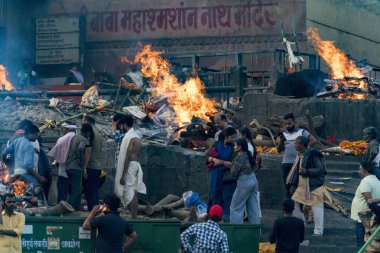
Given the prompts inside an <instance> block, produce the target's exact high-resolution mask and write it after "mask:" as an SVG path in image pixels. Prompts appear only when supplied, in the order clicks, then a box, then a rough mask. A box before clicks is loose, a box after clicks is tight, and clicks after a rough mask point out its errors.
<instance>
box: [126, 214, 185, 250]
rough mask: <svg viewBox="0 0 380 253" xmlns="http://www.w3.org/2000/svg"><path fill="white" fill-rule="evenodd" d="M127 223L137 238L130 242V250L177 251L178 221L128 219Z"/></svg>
mask: <svg viewBox="0 0 380 253" xmlns="http://www.w3.org/2000/svg"><path fill="white" fill-rule="evenodd" d="M129 224H130V225H131V227H132V228H133V229H134V230H135V231H136V233H137V240H136V241H135V242H134V243H133V244H132V247H131V250H130V252H134V253H146V252H155V253H156V252H157V253H178V250H179V248H180V241H179V236H180V233H179V231H180V222H179V221H176V220H175V221H171V220H162V221H159V220H158V221H157V220H156V221H130V222H129ZM128 252H129V251H128Z"/></svg>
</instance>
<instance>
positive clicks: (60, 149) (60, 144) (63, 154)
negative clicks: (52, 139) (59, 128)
mask: <svg viewBox="0 0 380 253" xmlns="http://www.w3.org/2000/svg"><path fill="white" fill-rule="evenodd" d="M73 137H74V134H66V135H65V136H63V137H61V138H62V139H61V138H60V140H59V141H57V144H55V146H54V147H53V148H52V149H51V150H50V151H49V153H48V156H50V157H52V158H54V160H56V161H57V162H58V163H60V164H62V163H65V162H66V160H67V155H68V154H69V147H70V142H71V139H72V138H73Z"/></svg>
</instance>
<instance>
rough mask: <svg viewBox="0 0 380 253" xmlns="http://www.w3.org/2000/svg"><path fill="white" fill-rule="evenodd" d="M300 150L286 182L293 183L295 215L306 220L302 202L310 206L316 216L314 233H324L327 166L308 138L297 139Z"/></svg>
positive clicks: (296, 142) (318, 234) (296, 145)
mask: <svg viewBox="0 0 380 253" xmlns="http://www.w3.org/2000/svg"><path fill="white" fill-rule="evenodd" d="M295 148H296V150H297V152H298V155H297V157H296V160H295V161H294V164H293V167H292V169H291V170H290V172H289V175H288V177H287V178H286V182H287V183H290V184H291V187H290V193H291V194H292V195H293V196H292V199H293V200H294V201H295V202H296V208H295V213H294V215H295V216H298V217H299V218H302V219H303V220H305V217H304V216H303V215H302V214H301V213H300V208H299V207H300V205H299V204H300V203H301V204H303V205H305V206H310V207H311V210H312V212H313V217H314V235H315V236H322V235H323V215H324V209H323V184H324V182H325V174H326V166H325V160H324V158H323V155H322V153H321V152H319V151H318V150H316V149H313V148H308V140H307V138H305V137H303V136H300V137H298V138H297V139H296V140H295Z"/></svg>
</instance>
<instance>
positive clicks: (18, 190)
mask: <svg viewBox="0 0 380 253" xmlns="http://www.w3.org/2000/svg"><path fill="white" fill-rule="evenodd" d="M26 186H27V184H26V183H25V182H24V181H21V180H19V179H17V180H16V181H15V182H14V183H13V192H14V194H15V195H18V196H21V195H24V194H25V190H26Z"/></svg>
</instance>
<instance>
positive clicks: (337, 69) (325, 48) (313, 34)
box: [307, 27, 367, 99]
mask: <svg viewBox="0 0 380 253" xmlns="http://www.w3.org/2000/svg"><path fill="white" fill-rule="evenodd" d="M307 32H308V38H309V39H310V40H311V41H312V42H313V44H314V48H315V50H316V51H317V53H318V55H319V56H320V57H322V59H323V60H324V61H325V62H326V63H327V65H328V66H329V68H330V76H331V78H333V79H338V80H341V83H343V84H344V87H356V88H360V89H363V90H367V83H366V82H365V81H363V80H349V81H346V80H343V79H344V78H345V77H354V78H363V77H365V75H364V74H363V72H362V71H361V70H360V69H359V68H358V67H357V66H356V65H355V63H354V62H353V61H352V60H351V59H349V58H348V57H347V56H346V54H345V53H344V52H343V51H342V50H340V49H338V48H336V47H335V46H334V42H333V41H328V40H322V39H321V37H320V36H319V35H318V32H317V29H315V28H312V27H311V28H309V29H308V31H307ZM338 97H339V98H343V97H345V98H355V99H364V98H366V97H367V94H357V93H350V94H341V95H339V96H338Z"/></svg>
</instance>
